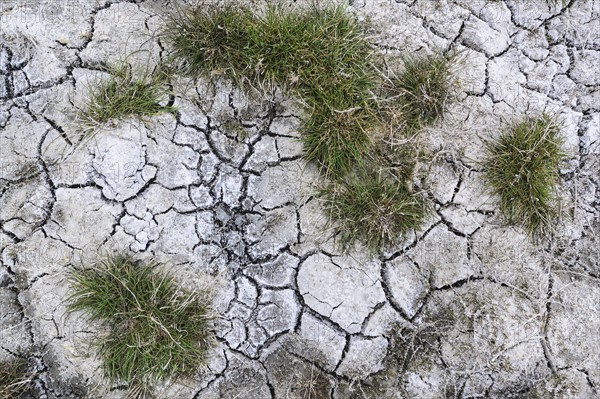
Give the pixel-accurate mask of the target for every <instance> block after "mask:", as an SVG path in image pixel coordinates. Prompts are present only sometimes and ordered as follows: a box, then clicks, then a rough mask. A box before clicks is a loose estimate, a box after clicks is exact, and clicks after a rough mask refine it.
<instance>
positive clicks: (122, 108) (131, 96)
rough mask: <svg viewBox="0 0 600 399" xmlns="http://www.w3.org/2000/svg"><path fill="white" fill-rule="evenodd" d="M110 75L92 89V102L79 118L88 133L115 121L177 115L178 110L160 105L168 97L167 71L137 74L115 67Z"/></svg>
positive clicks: (89, 96) (127, 67) (125, 66)
mask: <svg viewBox="0 0 600 399" xmlns="http://www.w3.org/2000/svg"><path fill="white" fill-rule="evenodd" d="M108 72H109V73H110V75H111V76H110V78H108V80H106V81H102V82H100V83H98V84H97V85H92V86H91V87H90V88H89V93H88V100H87V101H86V103H85V104H84V106H83V108H82V109H80V110H79V112H78V114H77V119H78V120H79V123H80V125H81V127H82V128H83V129H84V131H91V130H93V129H95V128H97V127H98V126H101V125H103V124H105V123H106V122H108V121H110V120H113V119H120V118H124V117H127V116H132V115H133V116H139V117H147V116H153V115H157V114H159V113H163V112H170V113H174V112H175V111H176V108H175V107H172V106H169V105H161V104H160V103H161V101H163V100H165V98H166V97H167V96H168V90H167V89H166V86H165V85H166V79H167V76H168V74H167V73H166V72H165V71H162V70H157V71H153V72H148V71H143V72H138V73H135V72H133V71H132V69H131V67H129V66H128V65H122V66H118V67H111V68H110V69H109V71H108Z"/></svg>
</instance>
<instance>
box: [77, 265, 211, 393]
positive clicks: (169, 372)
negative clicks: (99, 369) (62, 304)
mask: <svg viewBox="0 0 600 399" xmlns="http://www.w3.org/2000/svg"><path fill="white" fill-rule="evenodd" d="M156 267H157V264H155V263H143V262H140V261H136V260H134V259H132V258H130V257H125V256H116V257H112V258H109V259H106V260H105V261H103V262H102V263H101V265H100V266H98V267H93V268H87V269H80V270H73V271H72V272H71V275H70V281H71V289H72V294H71V295H70V297H69V298H68V303H69V307H68V309H69V311H70V312H75V311H80V312H84V313H85V314H86V316H87V317H88V318H89V320H90V321H99V322H100V323H101V325H102V327H103V329H104V330H105V331H106V334H105V335H102V336H101V337H99V338H98V340H97V344H98V347H99V354H100V356H101V358H102V360H103V367H104V372H105V375H106V376H107V377H108V378H109V380H111V381H113V382H116V381H122V382H129V383H130V384H131V385H132V386H133V387H134V388H135V389H138V390H139V387H140V386H142V387H143V386H147V385H148V384H152V383H153V382H161V381H165V380H167V379H175V378H180V377H189V376H192V375H193V374H194V373H195V372H197V370H198V368H199V367H200V366H201V365H202V364H203V363H204V362H205V359H206V353H207V350H208V349H209V347H210V345H211V343H212V333H211V327H210V319H211V317H212V316H211V311H210V310H209V308H208V304H207V301H206V299H204V298H203V297H202V296H200V295H199V294H198V293H196V292H189V291H187V290H184V289H181V288H178V286H177V284H176V282H175V280H174V279H173V278H172V277H170V276H169V275H168V274H166V273H164V272H161V271H158V270H156Z"/></svg>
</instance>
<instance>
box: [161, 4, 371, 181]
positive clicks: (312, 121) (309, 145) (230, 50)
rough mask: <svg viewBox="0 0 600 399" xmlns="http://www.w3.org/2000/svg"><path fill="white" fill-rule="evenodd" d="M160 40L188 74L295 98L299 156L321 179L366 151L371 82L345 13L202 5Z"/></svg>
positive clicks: (353, 24) (356, 29) (361, 37)
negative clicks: (300, 119) (302, 111)
mask: <svg viewBox="0 0 600 399" xmlns="http://www.w3.org/2000/svg"><path fill="white" fill-rule="evenodd" d="M165 36H166V37H167V39H168V41H169V42H170V43H171V45H172V48H173V56H174V58H175V59H177V60H182V61H183V70H184V71H185V72H186V73H188V74H190V75H193V76H198V75H204V76H209V77H210V76H214V75H222V76H224V77H226V78H229V79H232V80H233V81H234V82H236V83H237V84H238V85H239V86H248V85H249V86H251V87H254V88H258V89H259V90H264V89H265V88H268V87H271V86H272V85H278V86H280V87H284V88H286V89H287V90H288V91H289V92H290V93H291V94H294V95H297V96H299V98H300V100H301V101H302V103H303V104H304V105H305V107H306V112H307V115H308V120H307V121H306V123H305V124H304V125H303V127H302V132H303V134H304V145H305V149H306V157H307V158H308V159H309V160H313V161H316V162H317V163H318V164H320V165H321V166H322V168H323V169H324V171H325V172H326V173H328V174H331V175H334V176H341V175H344V174H345V173H347V172H348V171H349V170H350V169H351V168H352V166H353V165H354V164H355V162H356V160H357V159H359V158H360V157H361V156H362V155H363V154H364V152H365V151H366V150H367V147H368V144H369V136H368V131H369V130H370V129H371V128H372V127H373V126H374V125H376V124H377V122H378V119H377V117H376V115H375V112H374V101H373V93H372V92H373V90H374V89H375V88H376V86H377V84H378V81H377V79H378V76H377V72H376V70H375V69H374V68H373V62H374V58H373V48H372V46H371V45H370V43H369V42H368V40H367V37H366V35H365V26H364V25H363V24H361V23H359V22H358V21H357V19H356V18H355V17H353V16H352V15H351V14H349V13H348V12H347V11H346V9H345V8H343V7H341V6H327V7H324V8H318V7H313V8H310V9H309V10H303V11H300V10H289V9H283V8H282V7H277V6H270V7H267V9H266V10H265V11H264V12H263V13H261V14H257V13H255V12H253V11H252V10H251V9H250V8H249V7H247V6H243V5H227V6H223V7H217V6H205V7H199V8H194V9H187V10H184V11H182V12H181V13H180V14H179V15H176V16H174V17H173V18H171V19H170V21H169V22H168V23H167V27H166V30H165Z"/></svg>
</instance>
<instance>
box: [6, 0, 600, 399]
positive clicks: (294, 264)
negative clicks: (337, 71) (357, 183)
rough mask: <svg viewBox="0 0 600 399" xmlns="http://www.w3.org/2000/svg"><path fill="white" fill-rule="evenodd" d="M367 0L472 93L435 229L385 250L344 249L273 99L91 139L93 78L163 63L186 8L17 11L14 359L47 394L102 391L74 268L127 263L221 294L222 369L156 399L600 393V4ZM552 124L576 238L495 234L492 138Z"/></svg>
mask: <svg viewBox="0 0 600 399" xmlns="http://www.w3.org/2000/svg"><path fill="white" fill-rule="evenodd" d="M350 3H351V5H350V8H351V10H352V11H353V12H356V13H358V15H359V16H360V17H361V18H362V17H367V16H368V17H370V18H371V19H372V21H373V25H374V26H375V27H376V28H377V29H378V30H379V31H380V33H379V34H377V35H376V36H375V37H374V38H373V40H374V41H375V42H376V45H377V46H378V47H379V48H380V49H381V51H383V52H385V53H388V54H402V53H405V52H409V53H416V54H427V53H430V52H432V51H434V50H436V49H442V50H444V49H448V48H449V47H451V46H452V47H454V48H456V49H459V50H463V51H464V54H465V60H464V61H463V62H462V64H461V66H460V68H458V70H457V72H456V73H457V74H458V76H459V77H460V80H461V82H462V87H461V89H460V92H459V93H458V94H457V97H458V98H457V99H456V100H455V101H454V102H453V104H452V105H451V106H450V109H449V110H448V116H447V117H446V119H445V120H444V121H443V123H441V124H439V125H438V126H437V127H434V128H430V129H427V130H426V131H425V132H424V133H422V134H423V135H424V137H426V140H424V141H425V145H426V146H427V149H428V150H429V151H431V152H432V153H435V154H436V156H435V157H434V160H433V161H432V162H431V164H430V168H431V170H430V171H429V174H428V178H427V181H426V182H424V183H423V184H424V186H425V187H427V188H428V190H430V193H431V195H432V197H433V198H435V203H436V205H435V212H434V214H433V216H431V217H430V218H429V220H428V221H427V223H425V225H424V226H422V228H421V229H420V230H419V231H416V232H414V234H411V235H410V236H409V237H406V239H405V240H404V241H403V242H401V243H399V244H398V245H397V247H396V248H394V250H393V251H389V252H386V253H384V254H382V255H381V256H380V257H377V256H375V257H370V256H368V255H367V252H366V251H360V250H357V251H353V252H352V253H351V254H349V255H342V254H340V252H339V251H338V249H337V248H336V246H334V245H333V242H332V240H331V239H330V236H329V234H328V231H327V228H326V226H325V223H326V220H325V216H324V215H323V213H322V210H321V204H320V202H319V200H318V199H316V198H315V197H314V185H315V183H316V182H317V181H318V178H319V176H318V173H317V171H316V169H315V167H314V166H312V165H307V164H306V163H305V161H304V160H303V159H302V145H301V143H300V142H299V141H298V137H299V134H298V127H299V124H300V121H299V119H298V115H299V111H298V109H297V108H294V106H293V104H292V103H291V102H289V101H286V100H283V99H282V98H280V97H279V96H278V95H275V96H274V97H273V98H269V99H264V101H262V102H261V101H256V100H252V101H250V100H248V98H246V97H245V96H244V94H243V93H241V92H240V91H238V90H236V89H235V88H234V87H232V86H231V85H230V84H228V83H227V82H212V83H211V82H207V81H202V80H200V81H199V82H197V83H194V82H192V81H191V80H186V79H183V78H180V79H178V80H177V81H175V82H174V89H175V92H176V93H177V94H176V96H175V98H174V105H176V106H177V107H179V111H178V112H177V114H176V115H175V116H174V115H162V116H159V117H153V118H150V119H147V120H145V121H143V122H142V121H139V120H135V119H128V120H125V121H121V122H119V123H118V124H113V125H111V126H108V127H106V128H105V129H103V130H101V131H99V132H98V133H97V134H96V135H95V136H94V138H93V139H91V140H89V141H87V142H85V143H84V144H83V145H78V146H76V145H75V142H74V141H73V140H72V137H73V136H72V135H71V132H73V129H74V127H73V121H74V114H75V109H76V107H77V106H80V105H81V103H82V99H83V98H84V96H85V95H86V87H87V86H88V85H89V84H90V82H94V81H95V80H97V79H99V78H101V77H102V72H100V71H99V67H100V66H101V65H104V64H110V63H114V62H117V61H119V60H120V59H122V58H123V56H124V54H129V53H132V52H136V53H135V54H134V55H133V56H132V57H130V59H129V60H130V61H132V62H133V63H139V65H145V64H147V63H150V64H152V63H156V62H157V61H158V60H159V59H160V57H161V56H164V53H165V51H166V50H165V48H164V44H163V43H161V42H160V40H159V39H157V38H156V35H154V33H156V32H157V30H158V29H160V27H161V26H162V20H161V17H160V16H161V15H162V13H163V12H164V11H165V10H171V9H173V4H171V3H170V2H168V1H160V0H147V1H107V0H69V1H57V0H50V1H42V0H3V1H2V2H1V3H0V22H1V25H0V34H1V36H0V73H1V75H2V77H1V79H0V132H1V133H0V143H1V161H2V175H1V179H0V196H1V200H0V207H1V210H0V223H1V224H0V229H1V230H0V241H1V248H0V250H1V252H2V254H1V255H2V256H1V264H0V298H1V299H0V334H1V336H0V360H4V359H10V358H12V357H15V356H25V357H28V358H29V361H30V362H33V363H34V364H35V365H36V367H37V371H38V374H37V376H36V377H35V387H34V392H35V395H34V397H37V398H80V397H92V398H94V397H101V395H100V394H99V393H98V392H101V391H102V392H103V389H104V388H102V387H103V384H104V382H103V380H102V376H101V374H102V373H101V369H99V366H100V363H99V360H98V359H97V358H96V357H95V353H94V348H91V347H90V346H89V342H90V340H89V338H90V336H91V335H93V334H94V332H95V330H94V328H93V326H88V325H85V324H84V323H82V321H81V320H79V319H78V318H77V317H74V316H71V317H69V318H67V317H66V315H65V304H64V298H65V295H66V294H67V284H66V280H65V270H66V269H67V268H68V266H69V265H73V264H77V263H78V262H81V261H82V260H83V261H86V260H92V259H95V257H96V256H97V253H98V251H100V252H101V253H113V252H115V251H129V252H135V253H139V256H141V257H149V258H155V259H159V260H161V261H164V262H168V264H170V265H171V267H172V272H173V274H175V275H176V276H178V277H179V278H181V280H182V281H183V282H185V283H186V284H188V285H190V286H192V287H193V286H196V285H202V284H206V282H207V281H210V282H212V284H213V285H214V286H215V287H216V289H215V292H216V298H215V308H216V310H217V312H218V313H219V315H220V318H219V320H218V322H217V325H216V334H217V339H218V345H217V347H216V348H215V349H214V350H213V351H212V352H211V354H210V359H209V362H208V367H207V369H206V370H204V371H203V372H202V373H201V375H200V376H199V377H198V379H197V380H195V381H185V382H182V383H175V384H173V385H169V386H167V387H164V388H163V397H167V398H190V399H191V398H197V399H209V398H210V399H212V398H215V399H216V398H231V399H233V398H248V399H250V398H257V399H259V398H261V399H262V398H265V399H266V398H298V399H301V398H304V399H306V398H334V399H348V398H423V399H424V398H580V399H592V398H600V345H599V344H598V341H599V339H600V237H599V236H600V221H599V219H600V166H599V156H600V133H599V127H600V89H599V88H600V71H599V68H600V1H597V0H567V1H566V3H564V4H563V3H561V1H560V0H559V1H557V2H555V3H554V4H548V2H546V1H544V0H532V1H530V0H502V1H487V2H486V1H480V0H397V1H391V0H356V1H351V2H350ZM550 3H552V2H550ZM138 50H143V51H138ZM288 103H289V104H288ZM543 110H546V111H549V112H553V113H556V114H558V115H559V116H560V117H561V118H562V119H563V120H564V128H563V131H562V134H563V136H564V139H565V144H564V151H565V152H566V153H567V161H566V162H565V163H564V164H563V166H562V169H561V180H560V193H561V198H562V202H561V203H562V208H563V217H562V219H561V221H560V222H559V226H557V230H558V231H559V233H558V234H557V236H556V237H554V239H553V240H552V242H550V243H546V244H544V245H537V244H534V243H533V242H532V241H531V240H530V239H529V238H528V237H527V236H525V235H524V234H523V233H522V232H521V230H519V229H516V228H512V227H505V226H504V225H503V224H502V221H501V219H500V218H499V215H498V212H497V206H496V199H495V198H493V197H491V196H490V195H489V194H488V193H486V191H485V189H484V186H483V183H482V180H481V171H480V169H478V167H479V165H478V160H479V159H481V157H482V143H481V139H480V137H494V136H495V135H497V134H499V129H500V128H501V127H502V126H503V125H504V124H505V123H506V121H510V120H512V119H513V118H515V117H519V116H522V115H526V114H535V113H537V112H541V111H543ZM394 325H396V326H397V327H396V328H395V329H394V330H390V328H391V327H392V326H394ZM125 388H126V387H124V386H114V387H112V388H111V389H110V391H109V392H108V393H106V397H110V398H122V397H124V395H125ZM102 395H104V393H103V394H102Z"/></svg>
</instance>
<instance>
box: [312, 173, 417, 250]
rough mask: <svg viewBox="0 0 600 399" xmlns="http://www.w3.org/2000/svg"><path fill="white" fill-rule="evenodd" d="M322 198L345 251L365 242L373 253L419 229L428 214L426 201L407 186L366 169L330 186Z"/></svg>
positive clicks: (326, 187)
mask: <svg viewBox="0 0 600 399" xmlns="http://www.w3.org/2000/svg"><path fill="white" fill-rule="evenodd" d="M320 195H321V197H322V199H323V201H324V208H325V212H326V213H327V214H328V215H329V217H330V218H331V219H332V221H334V222H335V224H334V234H335V236H336V237H337V239H338V240H339V243H340V244H341V246H342V249H344V250H348V249H350V248H351V247H352V246H353V245H354V244H355V243H356V242H362V243H365V244H366V246H367V247H368V249H369V250H370V251H371V252H375V251H377V250H378V249H380V248H381V247H385V246H389V245H392V244H394V243H395V242H396V240H397V239H398V238H400V237H401V236H403V235H404V234H406V233H407V232H408V231H410V230H411V229H414V228H417V227H418V226H419V225H420V224H421V222H422V221H423V220H424V219H425V217H426V215H427V213H428V205H427V202H426V200H425V198H423V197H422V196H420V195H419V194H417V193H414V192H412V191H411V190H410V189H409V187H408V185H407V184H406V183H404V182H398V181H396V180H395V179H393V178H392V176H391V174H389V173H385V172H384V171H375V170H372V169H369V168H367V167H365V168H364V169H361V172H359V173H355V174H351V175H348V176H347V177H346V178H345V179H343V180H341V181H338V182H332V183H330V184H329V185H327V186H325V187H324V188H322V189H321V190H320Z"/></svg>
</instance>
